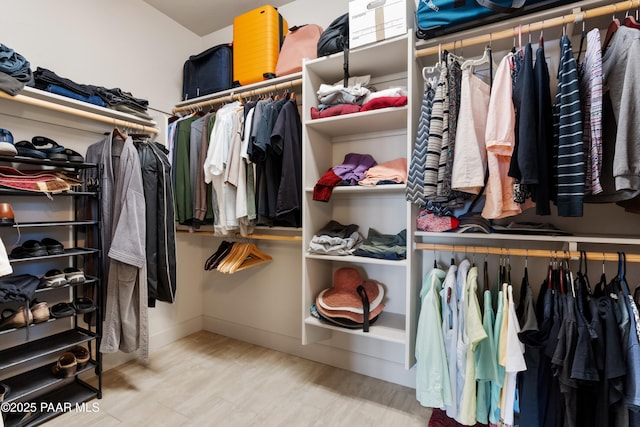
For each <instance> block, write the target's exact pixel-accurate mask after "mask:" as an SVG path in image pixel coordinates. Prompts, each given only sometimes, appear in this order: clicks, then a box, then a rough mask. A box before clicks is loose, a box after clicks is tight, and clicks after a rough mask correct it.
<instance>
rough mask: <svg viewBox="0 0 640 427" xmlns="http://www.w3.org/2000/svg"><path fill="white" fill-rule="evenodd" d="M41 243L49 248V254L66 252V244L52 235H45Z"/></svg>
mask: <svg viewBox="0 0 640 427" xmlns="http://www.w3.org/2000/svg"><path fill="white" fill-rule="evenodd" d="M40 243H41V244H42V245H43V246H44V247H46V248H47V253H48V254H49V255H59V254H63V253H64V245H63V244H62V243H60V242H58V241H57V240H56V239H52V238H51V237H45V238H44V239H42V240H40Z"/></svg>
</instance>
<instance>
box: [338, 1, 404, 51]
mask: <svg viewBox="0 0 640 427" xmlns="http://www.w3.org/2000/svg"><path fill="white" fill-rule="evenodd" d="M413 5H414V1H413V0H351V1H350V2H349V48H350V49H352V48H355V47H359V46H363V45H365V44H369V43H374V42H378V41H381V40H384V39H388V38H391V37H395V36H399V35H402V34H405V33H406V32H407V28H408V27H409V25H410V24H409V22H410V19H411V18H412V16H413V15H412V14H411V12H410V11H411V10H413Z"/></svg>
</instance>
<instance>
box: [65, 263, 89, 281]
mask: <svg viewBox="0 0 640 427" xmlns="http://www.w3.org/2000/svg"><path fill="white" fill-rule="evenodd" d="M63 271H64V276H65V278H66V279H67V283H69V284H75V283H83V282H84V281H85V277H84V273H83V272H82V270H80V269H77V268H75V267H67V268H65V269H64V270H63Z"/></svg>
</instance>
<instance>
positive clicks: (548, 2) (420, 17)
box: [416, 0, 575, 39]
mask: <svg viewBox="0 0 640 427" xmlns="http://www.w3.org/2000/svg"><path fill="white" fill-rule="evenodd" d="M572 1H575V0H420V1H419V3H418V8H417V10H416V35H417V37H418V38H421V39H429V38H434V37H438V36H441V35H444V34H450V33H454V32H456V31H462V30H466V29H469V28H471V27H477V26H480V25H486V24H491V23H494V22H497V21H500V20H503V19H509V18H513V17H516V16H522V15H525V14H528V13H533V12H536V11H539V10H543V9H547V8H550V7H554V6H559V5H561V4H564V3H571V2H572Z"/></svg>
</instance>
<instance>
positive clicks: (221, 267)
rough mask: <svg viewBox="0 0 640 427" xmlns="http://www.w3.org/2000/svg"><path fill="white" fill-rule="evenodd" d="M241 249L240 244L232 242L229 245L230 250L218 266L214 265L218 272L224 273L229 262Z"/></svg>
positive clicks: (229, 264)
mask: <svg viewBox="0 0 640 427" xmlns="http://www.w3.org/2000/svg"><path fill="white" fill-rule="evenodd" d="M241 250H242V245H241V244H240V243H237V242H236V243H234V244H233V246H232V247H231V250H230V251H229V252H228V253H227V255H225V257H224V258H222V260H221V261H220V262H219V263H218V266H217V267H216V270H217V271H219V272H220V273H226V272H227V270H228V269H229V268H230V266H231V264H232V263H233V262H234V260H235V259H236V256H237V255H238V252H240V251H241Z"/></svg>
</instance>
